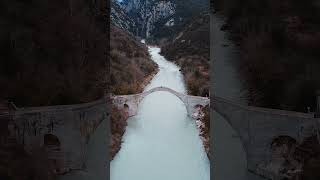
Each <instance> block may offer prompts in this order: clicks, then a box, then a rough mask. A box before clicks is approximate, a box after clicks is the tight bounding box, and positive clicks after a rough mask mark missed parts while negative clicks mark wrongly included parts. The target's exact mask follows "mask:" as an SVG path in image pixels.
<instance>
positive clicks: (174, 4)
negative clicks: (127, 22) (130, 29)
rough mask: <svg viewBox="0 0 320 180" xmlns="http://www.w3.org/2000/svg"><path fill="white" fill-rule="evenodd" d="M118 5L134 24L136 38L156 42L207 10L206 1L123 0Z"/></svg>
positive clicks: (171, 34)
mask: <svg viewBox="0 0 320 180" xmlns="http://www.w3.org/2000/svg"><path fill="white" fill-rule="evenodd" d="M120 5H121V7H122V8H123V9H125V11H126V13H127V14H128V16H129V17H130V18H131V19H133V20H134V21H135V22H136V25H137V27H138V28H137V31H138V32H137V34H136V35H137V36H139V37H141V38H146V39H148V40H157V41H158V40H160V39H162V38H166V39H167V38H170V37H172V36H173V35H174V34H175V33H177V32H179V31H181V30H182V27H183V26H184V25H185V24H186V23H188V22H189V20H190V18H191V17H192V16H194V15H195V14H199V13H200V12H202V11H204V10H206V9H209V1H207V0H185V1H181V0H123V1H122V2H121V3H120Z"/></svg>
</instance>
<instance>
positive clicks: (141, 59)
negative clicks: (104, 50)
mask: <svg viewBox="0 0 320 180" xmlns="http://www.w3.org/2000/svg"><path fill="white" fill-rule="evenodd" d="M110 37H111V38H110V46H111V51H110V60H111V66H110V69H111V73H110V83H111V92H112V93H114V94H135V93H140V92H141V91H142V90H143V88H144V85H146V83H147V82H148V80H149V79H150V77H151V75H153V74H154V73H155V72H156V70H157V65H156V64H155V63H154V62H153V61H152V60H151V59H150V56H149V54H148V49H147V47H146V46H145V45H144V44H142V43H140V42H138V41H137V40H136V39H135V38H134V37H133V36H131V35H130V34H128V32H125V31H124V30H122V29H120V28H118V27H116V26H113V25H111V31H110Z"/></svg>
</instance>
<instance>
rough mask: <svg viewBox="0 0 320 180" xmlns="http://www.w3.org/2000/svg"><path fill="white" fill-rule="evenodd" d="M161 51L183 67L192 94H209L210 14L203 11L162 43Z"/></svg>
mask: <svg viewBox="0 0 320 180" xmlns="http://www.w3.org/2000/svg"><path fill="white" fill-rule="evenodd" d="M161 53H162V54H163V55H164V56H165V57H166V58H167V59H168V60H170V61H174V62H175V63H176V64H178V65H179V66H180V67H181V70H182V72H183V74H184V77H185V81H186V84H187V88H188V91H189V93H190V94H192V95H196V96H209V64H210V63H209V60H210V57H209V56H210V15H209V13H202V14H201V15H198V16H195V17H194V18H193V19H192V21H191V22H190V23H189V24H187V25H185V28H184V29H183V31H181V32H180V33H178V35H177V36H176V37H174V38H173V39H172V40H170V41H168V42H167V43H164V44H162V50H161Z"/></svg>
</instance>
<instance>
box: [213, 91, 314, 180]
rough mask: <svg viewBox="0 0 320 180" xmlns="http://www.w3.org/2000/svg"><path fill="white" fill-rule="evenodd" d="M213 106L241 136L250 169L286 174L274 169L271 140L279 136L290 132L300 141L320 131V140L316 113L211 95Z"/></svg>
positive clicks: (275, 176)
mask: <svg viewBox="0 0 320 180" xmlns="http://www.w3.org/2000/svg"><path fill="white" fill-rule="evenodd" d="M211 108H213V110H214V111H216V112H217V113H218V114H220V115H221V116H223V117H224V119H225V120H226V121H227V122H228V123H229V124H230V125H231V127H232V128H233V129H234V130H235V131H236V132H237V134H238V136H239V137H240V139H241V142H242V145H243V147H244V150H245V153H246V158H247V169H248V170H249V171H250V172H252V173H254V174H257V175H260V176H262V177H265V178H266V179H272V180H279V179H283V178H285V175H284V174H282V173H280V172H279V169H274V167H275V166H274V164H273V163H274V161H273V157H272V150H271V143H272V142H273V140H274V139H275V138H276V137H279V136H286V137H287V136H289V137H291V138H293V139H295V140H296V141H297V142H298V143H301V142H302V141H303V140H304V138H306V137H310V136H312V135H317V137H318V141H319V128H320V126H319V125H320V124H319V123H320V119H319V118H315V114H314V113H300V112H294V111H284V110H277V109H269V108H260V107H253V106H246V105H241V104H238V103H235V102H232V101H229V100H226V99H223V98H220V97H217V96H213V97H211ZM213 118H214V117H213ZM213 125H214V121H213ZM213 151H214V150H213ZM297 173H299V172H297ZM286 175H287V174H286ZM291 175H294V173H293V174H291Z"/></svg>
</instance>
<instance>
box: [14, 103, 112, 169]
mask: <svg viewBox="0 0 320 180" xmlns="http://www.w3.org/2000/svg"><path fill="white" fill-rule="evenodd" d="M106 119H107V104H106V99H105V97H103V98H101V99H100V100H97V101H94V102H90V103H84V104H75V105H58V106H45V107H30V108H18V109H17V110H16V111H15V112H14V113H13V123H14V125H13V126H14V127H13V128H11V131H13V132H11V133H13V134H15V137H16V139H17V141H18V143H20V144H23V145H24V148H25V150H26V151H27V152H29V153H33V149H34V148H38V147H43V146H45V145H46V137H48V135H49V136H50V137H54V138H55V139H56V140H55V141H57V144H58V146H59V148H58V149H59V151H53V150H52V149H50V148H49V149H48V150H50V153H49V154H51V155H57V156H56V158H59V157H61V158H59V159H56V160H57V161H63V162H62V164H63V165H62V167H60V168H61V169H59V172H60V173H64V172H68V171H69V170H73V169H82V168H83V167H84V164H85V162H86V158H87V145H88V141H89V138H90V137H91V135H92V134H93V133H94V131H95V130H96V128H97V127H98V126H99V125H100V124H101V122H102V121H104V120H106ZM48 147H49V146H48ZM48 147H47V148H48ZM51 155H50V158H51V159H54V156H51ZM58 155H59V156H58Z"/></svg>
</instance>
